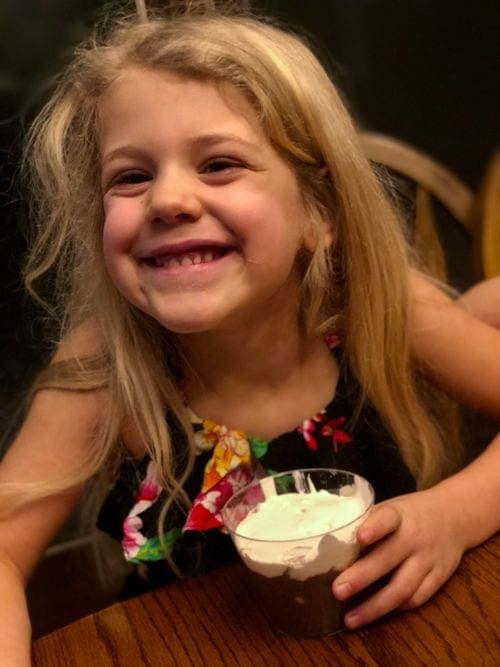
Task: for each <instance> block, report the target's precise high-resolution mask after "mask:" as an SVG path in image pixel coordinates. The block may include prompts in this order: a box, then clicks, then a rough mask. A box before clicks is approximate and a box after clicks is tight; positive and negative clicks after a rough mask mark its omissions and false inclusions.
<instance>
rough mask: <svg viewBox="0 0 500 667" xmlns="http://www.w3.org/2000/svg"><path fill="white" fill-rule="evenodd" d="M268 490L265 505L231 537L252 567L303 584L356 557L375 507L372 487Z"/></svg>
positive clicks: (341, 567)
mask: <svg viewBox="0 0 500 667" xmlns="http://www.w3.org/2000/svg"><path fill="white" fill-rule="evenodd" d="M263 481H264V480H263ZM264 492H265V495H266V499H265V501H264V502H261V503H259V504H258V505H256V506H255V507H254V508H253V509H252V510H251V511H250V512H249V513H248V514H247V516H246V517H245V518H244V519H243V520H242V521H241V522H240V523H239V524H238V526H237V528H236V530H235V531H234V534H233V539H234V541H235V543H236V547H237V549H238V551H239V553H240V556H241V558H242V559H243V561H244V562H245V564H246V565H247V567H248V568H249V569H251V570H253V571H254V572H258V573H259V574H262V575H264V576H267V577H277V576H281V575H283V574H284V573H285V572H286V573H287V574H288V576H290V577H291V578H293V579H300V580H304V579H307V578H309V577H312V576H315V575H319V574H324V573H326V572H328V571H329V570H331V569H335V570H338V571H340V570H343V569H345V568H346V567H348V566H349V565H350V564H351V563H352V562H353V561H354V560H355V559H356V556H357V554H358V551H359V547H358V545H357V542H356V530H357V528H358V526H359V525H360V524H361V522H362V521H363V519H364V515H365V513H366V511H367V509H368V508H369V507H370V505H371V491H370V487H369V485H368V484H366V488H365V487H363V486H361V487H359V485H358V487H357V489H356V490H355V489H354V487H351V486H346V487H344V489H342V490H341V493H340V494H339V495H337V494H333V493H329V492H328V491H326V490H320V491H315V490H313V491H311V492H309V493H284V494H280V495H273V494H268V493H266V489H264ZM274 493H275V492H274Z"/></svg>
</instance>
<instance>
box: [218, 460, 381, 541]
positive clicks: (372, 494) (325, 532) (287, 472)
mask: <svg viewBox="0 0 500 667" xmlns="http://www.w3.org/2000/svg"><path fill="white" fill-rule="evenodd" d="M297 470H300V471H301V472H316V471H322V470H323V471H328V472H338V473H344V474H346V475H352V476H353V477H357V478H359V479H362V480H363V481H364V482H365V483H366V484H367V487H368V490H369V491H370V502H369V503H368V504H367V506H366V509H365V510H364V512H362V513H361V514H358V516H356V517H354V519H351V520H350V521H348V522H347V523H343V524H342V525H341V526H337V527H336V528H332V530H322V531H321V532H320V533H315V534H314V535H307V536H306V537H291V538H287V539H279V540H274V539H262V538H258V537H248V535H242V534H241V533H238V532H237V530H231V528H229V527H228V526H226V524H225V523H224V526H225V528H226V530H228V531H229V533H230V534H231V535H235V536H236V537H239V538H241V539H243V540H251V541H252V542H265V543H267V544H269V543H271V544H272V543H276V544H279V543H283V542H302V541H306V540H314V539H315V538H318V537H322V536H323V535H330V534H334V533H336V532H337V531H339V530H343V529H344V528H348V527H349V526H350V525H351V524H353V523H356V522H357V521H359V520H360V519H362V518H363V517H364V516H366V515H367V514H368V512H369V511H370V510H371V508H372V507H373V505H374V503H375V492H374V490H373V487H372V485H371V484H370V482H369V481H368V480H367V479H366V478H365V477H363V476H362V475H358V474H357V473H355V472H351V471H349V470H343V469H342V468H292V469H291V470H284V471H283V472H278V473H275V474H273V475H266V477H281V476H282V475H290V474H291V473H293V472H296V471H297ZM266 477H262V478H260V479H256V480H254V481H253V482H250V483H249V484H246V485H245V486H242V487H241V489H239V490H238V491H236V493H234V494H233V495H232V496H231V497H230V498H228V500H227V501H226V502H225V504H224V506H223V507H222V509H221V515H222V516H224V510H225V509H226V507H227V505H229V503H230V502H231V500H232V499H233V498H234V497H235V496H238V495H239V494H244V492H246V491H248V490H249V489H251V488H252V487H254V486H257V485H258V484H259V483H260V482H261V481H262V480H263V479H266ZM332 495H337V494H332ZM240 523H241V522H240Z"/></svg>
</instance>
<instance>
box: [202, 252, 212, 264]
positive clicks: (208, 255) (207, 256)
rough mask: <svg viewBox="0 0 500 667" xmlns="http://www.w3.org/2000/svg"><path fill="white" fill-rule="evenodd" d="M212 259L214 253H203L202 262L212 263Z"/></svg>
mask: <svg viewBox="0 0 500 667" xmlns="http://www.w3.org/2000/svg"><path fill="white" fill-rule="evenodd" d="M213 259H214V253H213V252H212V251H211V250H206V251H205V252H204V253H203V262H212V261H213Z"/></svg>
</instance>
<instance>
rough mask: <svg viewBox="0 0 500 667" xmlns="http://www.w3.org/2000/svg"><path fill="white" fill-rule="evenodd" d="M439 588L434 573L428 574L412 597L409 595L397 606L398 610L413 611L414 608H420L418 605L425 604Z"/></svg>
mask: <svg viewBox="0 0 500 667" xmlns="http://www.w3.org/2000/svg"><path fill="white" fill-rule="evenodd" d="M439 586H440V584H438V583H437V582H436V579H435V577H434V573H433V572H432V571H431V572H428V573H427V575H426V576H425V577H424V579H423V580H422V583H421V584H420V586H419V587H418V588H417V590H416V591H414V593H413V595H410V597H409V598H408V599H407V600H404V602H402V603H401V604H400V605H399V609H415V607H420V605H422V604H424V602H427V600H428V599H429V598H430V597H431V596H432V595H434V593H435V592H436V590H437V589H438V588H439Z"/></svg>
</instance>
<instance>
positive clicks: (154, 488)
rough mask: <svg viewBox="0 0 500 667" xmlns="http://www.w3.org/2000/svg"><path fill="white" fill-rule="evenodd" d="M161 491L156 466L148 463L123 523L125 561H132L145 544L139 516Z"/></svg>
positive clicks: (145, 540) (145, 539)
mask: <svg viewBox="0 0 500 667" xmlns="http://www.w3.org/2000/svg"><path fill="white" fill-rule="evenodd" d="M161 490H162V489H161V486H160V483H159V482H158V478H157V473H156V466H155V464H154V463H153V461H150V462H149V464H148V468H147V471H146V477H145V478H144V479H143V481H142V482H141V484H140V486H139V491H138V492H137V495H136V497H135V504H134V506H133V507H132V509H131V510H130V512H129V513H128V515H127V516H126V517H125V520H124V522H123V539H122V547H123V551H124V553H125V558H126V559H127V560H133V559H134V558H135V557H136V556H137V554H138V552H139V550H140V549H141V547H142V546H143V545H144V544H145V543H146V542H147V538H146V537H145V536H144V535H143V534H142V533H141V529H142V526H143V524H142V519H141V518H140V517H139V514H142V513H143V512H144V511H145V510H147V509H148V508H149V507H151V505H153V503H154V502H156V500H157V499H158V496H159V495H160V493H161Z"/></svg>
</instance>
